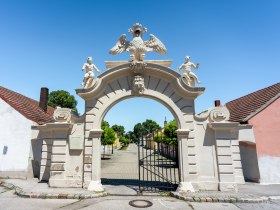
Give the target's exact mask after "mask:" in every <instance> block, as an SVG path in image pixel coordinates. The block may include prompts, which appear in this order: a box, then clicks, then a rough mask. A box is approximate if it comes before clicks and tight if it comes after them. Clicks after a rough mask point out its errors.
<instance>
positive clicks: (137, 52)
mask: <svg viewBox="0 0 280 210" xmlns="http://www.w3.org/2000/svg"><path fill="white" fill-rule="evenodd" d="M128 32H129V33H131V34H132V36H133V39H132V40H131V41H127V40H126V34H123V35H121V37H120V38H119V40H118V41H117V43H116V45H115V46H114V47H113V48H112V49H111V50H110V51H109V53H110V54H112V55H116V54H120V53H123V52H129V53H130V59H131V61H143V60H144V57H145V52H151V51H155V52H157V53H159V54H166V51H167V50H166V48H165V46H164V44H163V43H162V42H161V41H160V40H159V39H158V38H157V37H156V36H154V35H153V34H150V40H149V41H143V39H142V35H143V34H144V33H145V32H147V28H144V27H142V25H141V24H140V23H136V24H134V25H133V29H131V28H130V29H129V30H128Z"/></svg>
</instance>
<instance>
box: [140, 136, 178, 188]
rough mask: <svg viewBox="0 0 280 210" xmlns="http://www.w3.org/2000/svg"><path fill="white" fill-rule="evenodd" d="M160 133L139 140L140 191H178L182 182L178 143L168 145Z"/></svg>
mask: <svg viewBox="0 0 280 210" xmlns="http://www.w3.org/2000/svg"><path fill="white" fill-rule="evenodd" d="M160 136H162V135H160V133H152V134H149V135H147V136H144V137H142V138H140V139H139V140H138V159H139V191H140V192H143V191H152V192H164V191H174V190H176V188H177V186H178V183H179V181H180V177H179V169H178V165H179V164H178V146H177V143H173V144H170V143H167V142H165V141H164V140H163V139H161V138H160Z"/></svg>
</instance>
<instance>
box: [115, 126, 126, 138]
mask: <svg viewBox="0 0 280 210" xmlns="http://www.w3.org/2000/svg"><path fill="white" fill-rule="evenodd" d="M112 129H113V130H114V131H115V132H116V133H117V135H118V137H121V136H123V135H124V133H125V130H124V127H123V126H122V125H113V126H112Z"/></svg>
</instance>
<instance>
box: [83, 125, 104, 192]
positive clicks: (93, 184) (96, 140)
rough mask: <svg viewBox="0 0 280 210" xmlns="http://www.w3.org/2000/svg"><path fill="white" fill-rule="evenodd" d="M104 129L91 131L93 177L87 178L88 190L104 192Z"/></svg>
mask: <svg viewBox="0 0 280 210" xmlns="http://www.w3.org/2000/svg"><path fill="white" fill-rule="evenodd" d="M102 133H103V130H101V129H92V130H90V131H89V140H90V141H92V153H91V157H92V160H91V167H90V168H91V179H90V180H85V185H88V190H90V191H95V192H102V191H104V189H103V188H102V184H101V150H100V149H101V135H102Z"/></svg>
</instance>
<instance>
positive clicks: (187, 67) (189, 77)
mask: <svg viewBox="0 0 280 210" xmlns="http://www.w3.org/2000/svg"><path fill="white" fill-rule="evenodd" d="M190 58H191V57H190V56H186V58H185V59H186V61H185V63H183V64H182V65H181V66H180V67H179V68H178V69H177V71H178V72H179V71H180V70H181V69H182V70H184V73H183V74H182V76H181V77H182V79H183V80H184V81H185V82H186V84H187V85H188V86H195V83H198V84H199V83H201V82H200V81H199V80H198V78H197V76H196V75H195V74H194V73H193V72H192V71H191V69H192V68H194V69H195V70H197V69H198V67H199V63H198V64H197V65H195V64H194V63H192V62H190ZM192 81H194V82H192Z"/></svg>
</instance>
